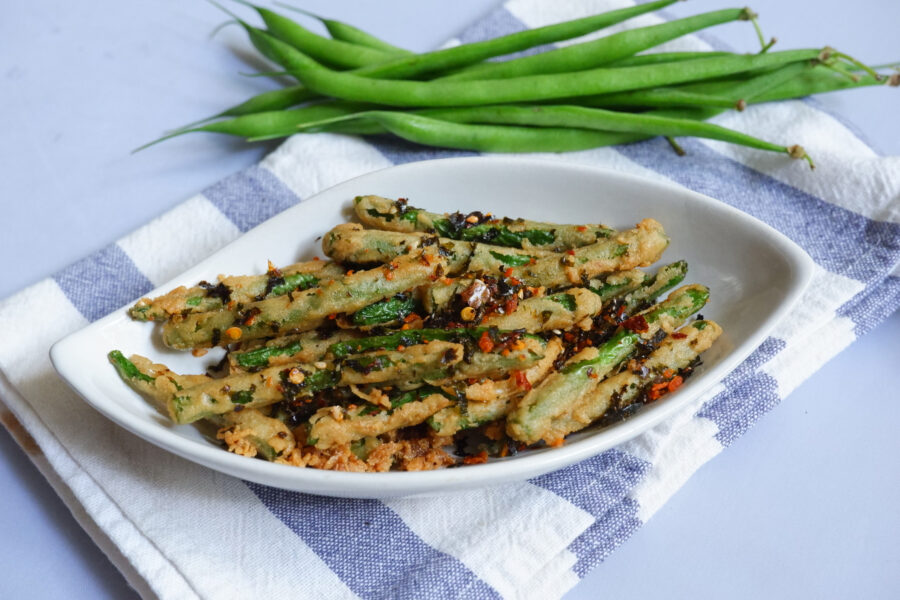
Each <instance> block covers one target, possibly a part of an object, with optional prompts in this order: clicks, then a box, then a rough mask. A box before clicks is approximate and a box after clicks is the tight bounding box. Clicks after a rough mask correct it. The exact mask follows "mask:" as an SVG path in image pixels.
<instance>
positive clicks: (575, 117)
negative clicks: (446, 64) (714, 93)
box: [339, 105, 813, 167]
mask: <svg viewBox="0 0 900 600" xmlns="http://www.w3.org/2000/svg"><path fill="white" fill-rule="evenodd" d="M366 114H367V113H365V112H363V113H356V114H355V115H353V116H352V117H351V118H365V115H366ZM426 114H427V115H428V116H430V117H433V118H438V119H444V120H448V121H454V122H456V121H464V122H467V123H492V124H504V125H507V124H509V125H531V126H543V127H570V128H577V127H581V128H584V129H596V130H599V131H620V132H625V133H643V134H648V135H668V136H693V137H700V138H709V139H714V140H720V141H724V142H729V143H732V144H739V145H741V146H748V147H750V148H757V149H760V150H769V151H772V152H780V153H783V154H787V155H788V156H790V157H791V158H804V159H806V160H807V161H808V162H809V165H810V166H811V167H812V166H813V162H812V160H811V159H810V158H809V156H807V155H806V152H805V151H804V150H803V148H801V147H800V146H796V145H794V146H790V147H787V146H782V145H779V144H773V143H771V142H767V141H765V140H761V139H759V138H755V137H753V136H750V135H747V134H745V133H741V132H739V131H735V130H733V129H728V128H726V127H722V126H720V125H714V124H712V123H702V122H698V121H695V120H691V119H678V118H671V117H660V116H656V115H650V114H646V113H643V114H633V113H625V112H617V111H611V110H604V109H601V108H587V107H583V106H552V105H541V106H513V105H507V106H478V107H473V108H453V109H436V110H432V111H428V112H427V113H426ZM339 118H342V117H339Z"/></svg>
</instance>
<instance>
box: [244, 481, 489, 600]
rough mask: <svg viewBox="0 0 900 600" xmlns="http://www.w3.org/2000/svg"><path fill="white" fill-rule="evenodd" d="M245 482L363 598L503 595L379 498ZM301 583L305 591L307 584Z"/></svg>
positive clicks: (463, 597) (299, 587) (478, 597)
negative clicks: (335, 495)
mask: <svg viewBox="0 0 900 600" xmlns="http://www.w3.org/2000/svg"><path fill="white" fill-rule="evenodd" d="M247 486H248V487H249V488H250V489H251V490H252V491H253V493H254V494H256V495H257V497H259V499H260V500H261V501H262V502H263V504H264V505H265V506H266V508H268V509H269V510H270V511H271V512H272V514H273V515H275V516H276V517H278V519H279V520H280V521H281V522H282V523H284V524H285V525H287V526H288V527H289V528H290V529H291V531H293V532H294V533H296V534H297V535H298V536H300V538H301V539H302V540H303V541H304V542H305V543H306V544H307V545H308V546H309V547H310V548H312V550H313V551H314V552H315V553H316V554H317V555H318V556H319V558H321V559H322V560H323V561H324V562H325V564H327V565H328V567H329V568H330V569H331V570H332V571H334V572H335V573H336V574H337V576H338V577H339V578H340V579H341V581H343V582H344V583H345V584H346V585H347V587H349V588H350V589H351V590H352V591H353V592H354V593H356V594H358V595H360V596H362V597H363V598H396V599H401V598H410V599H419V598H459V599H473V600H474V599H482V598H499V597H500V596H499V594H497V593H496V592H495V591H494V590H493V589H492V588H490V587H489V586H488V585H487V584H486V583H484V582H483V581H482V580H480V579H479V578H478V577H477V576H476V575H475V574H474V573H472V571H470V570H469V569H468V567H466V566H465V565H463V564H462V563H461V562H459V561H458V560H457V559H456V558H454V557H452V556H450V555H448V554H445V553H443V552H439V551H437V550H435V549H434V548H432V547H431V546H428V545H427V544H425V542H423V541H422V540H421V539H420V538H419V537H418V536H417V535H416V534H415V533H413V532H412V531H411V530H410V529H409V527H408V526H407V525H406V523H404V522H403V520H402V519H401V518H400V517H399V516H398V515H397V514H396V513H395V512H393V511H391V510H390V509H388V508H387V507H386V506H385V505H384V504H382V503H381V502H378V501H377V500H353V499H347V498H325V497H322V496H312V495H308V494H301V493H299V492H289V491H286V490H281V489H276V488H271V487H266V486H263V485H259V484H256V483H249V482H248V483H247ZM281 559H284V560H290V557H289V556H281ZM297 586H298V589H302V587H303V582H302V581H298V582H297Z"/></svg>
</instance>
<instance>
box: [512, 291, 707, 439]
mask: <svg viewBox="0 0 900 600" xmlns="http://www.w3.org/2000/svg"><path fill="white" fill-rule="evenodd" d="M708 300H709V290H707V289H706V288H705V287H703V286H685V287H683V288H679V289H678V290H675V291H674V292H672V294H671V295H670V296H669V297H668V298H667V299H666V300H665V301H664V302H662V303H660V304H658V305H656V306H654V307H652V308H650V309H648V310H647V311H645V312H643V313H640V315H639V316H636V317H634V318H633V319H630V320H629V321H626V322H625V323H624V325H623V327H621V328H619V330H618V331H617V332H616V334H615V335H614V336H613V337H612V338H611V339H609V340H608V341H607V342H605V343H604V344H603V345H601V346H600V347H598V348H588V349H585V350H583V351H582V352H580V353H579V354H576V355H575V356H574V357H572V358H571V359H570V360H569V362H568V363H566V365H565V366H564V367H563V368H562V369H560V370H559V371H557V372H556V373H553V374H551V375H549V376H548V377H547V378H546V379H545V380H544V381H543V382H541V384H540V385H538V386H537V387H535V388H534V389H532V390H531V391H530V392H529V393H528V394H526V395H525V397H524V398H522V399H521V400H520V401H519V403H518V404H517V405H516V407H515V409H514V410H513V411H512V412H511V413H510V415H509V418H508V421H507V431H508V432H509V434H510V435H511V436H512V437H513V439H516V440H519V441H522V442H526V443H529V444H533V443H535V442H536V441H538V440H539V439H541V438H544V439H547V434H546V431H547V430H548V429H549V428H551V426H552V423H553V422H554V421H555V420H557V419H559V418H560V417H563V416H564V415H566V414H569V413H571V412H572V411H573V410H574V408H575V407H576V406H578V404H579V402H580V400H581V399H582V398H584V397H585V396H586V395H588V394H590V392H591V390H592V389H593V388H594V387H596V384H597V383H598V382H599V381H600V380H602V379H603V378H604V377H605V376H606V375H607V374H609V373H610V372H612V370H613V369H614V368H615V367H616V366H617V365H618V364H620V363H622V362H623V361H624V360H626V359H627V358H628V357H629V356H631V355H632V354H633V353H634V352H635V351H636V350H637V346H638V343H639V342H640V341H641V340H651V339H652V338H653V337H654V336H655V335H656V333H657V332H658V331H660V330H661V329H662V328H663V327H664V326H665V327H672V326H674V327H677V326H678V325H680V324H681V323H683V322H684V321H685V320H686V319H687V318H688V317H689V316H690V315H692V314H693V313H695V312H697V311H698V310H700V309H701V308H703V306H704V305H705V304H706V302H707V301H708ZM637 319H639V321H638V320H637ZM551 441H552V438H551Z"/></svg>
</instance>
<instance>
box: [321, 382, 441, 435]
mask: <svg viewBox="0 0 900 600" xmlns="http://www.w3.org/2000/svg"><path fill="white" fill-rule="evenodd" d="M451 403H452V400H451V399H450V398H448V397H447V395H446V394H445V393H443V392H442V391H441V390H439V389H435V388H433V387H431V386H428V387H425V388H421V389H419V390H413V391H411V392H406V393H405V394H401V395H400V396H399V397H397V398H395V399H393V400H392V401H391V408H390V409H388V410H381V411H374V410H372V408H373V407H372V406H371V405H366V406H361V407H355V408H347V409H344V408H342V407H335V408H327V407H326V408H323V409H320V410H318V411H317V412H316V413H315V414H314V415H313V416H312V418H310V420H309V422H310V430H309V438H308V440H307V443H308V444H310V445H314V446H315V447H316V448H319V449H321V450H326V449H328V448H330V447H332V446H337V445H343V444H349V443H350V442H353V441H355V440H359V439H362V438H367V437H373V436H377V435H381V434H384V433H387V432H389V431H394V430H395V429H400V428H402V427H411V426H413V425H418V424H419V423H422V422H424V421H425V420H426V419H427V418H428V417H430V416H431V415H433V414H434V413H436V412H438V411H439V410H441V409H442V408H445V407H447V406H449V405H450V404H451ZM337 415H339V416H337Z"/></svg>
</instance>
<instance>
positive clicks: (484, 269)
mask: <svg viewBox="0 0 900 600" xmlns="http://www.w3.org/2000/svg"><path fill="white" fill-rule="evenodd" d="M668 244H669V238H668V237H667V236H666V234H665V231H663V228H662V225H660V224H659V223H658V222H657V221H654V220H653V219H644V220H643V221H641V222H640V223H638V224H637V226H636V227H635V228H634V229H629V230H627V231H622V232H619V233H617V234H615V235H614V236H612V237H610V238H607V239H602V240H600V241H598V242H595V243H593V244H590V245H588V246H582V247H580V248H576V249H574V250H569V251H567V252H566V253H563V254H557V255H552V256H545V257H537V258H535V259H534V260H533V261H530V262H529V263H528V264H525V265H522V266H511V265H510V264H508V262H505V261H503V260H502V259H501V258H498V256H497V253H496V252H493V253H492V252H491V251H489V250H482V247H481V246H476V248H475V252H474V253H473V255H472V259H471V260H470V261H469V268H468V270H469V271H473V272H481V273H488V274H496V273H502V274H504V275H505V276H506V277H513V278H515V279H518V280H520V281H523V282H525V283H527V284H528V285H533V286H541V285H543V286H546V287H548V288H556V287H563V286H570V285H578V284H580V283H581V282H582V281H588V280H590V279H591V278H592V277H596V276H597V275H600V274H603V273H610V272H613V271H623V270H626V269H633V268H635V267H640V266H646V265H649V264H651V263H653V262H656V261H657V260H658V259H659V257H660V256H661V255H662V253H663V251H664V250H665V249H666V246H668Z"/></svg>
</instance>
